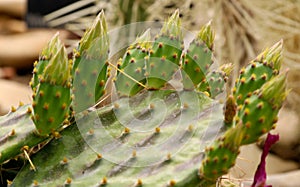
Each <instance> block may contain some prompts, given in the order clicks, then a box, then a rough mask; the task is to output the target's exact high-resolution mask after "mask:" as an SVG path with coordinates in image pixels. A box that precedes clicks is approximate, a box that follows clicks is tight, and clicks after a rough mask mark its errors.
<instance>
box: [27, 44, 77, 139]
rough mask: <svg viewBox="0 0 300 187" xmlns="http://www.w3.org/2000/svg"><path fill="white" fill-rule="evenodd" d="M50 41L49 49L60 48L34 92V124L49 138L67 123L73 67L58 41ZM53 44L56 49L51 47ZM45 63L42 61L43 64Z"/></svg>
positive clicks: (40, 132)
mask: <svg viewBox="0 0 300 187" xmlns="http://www.w3.org/2000/svg"><path fill="white" fill-rule="evenodd" d="M55 41H56V43H54V42H50V43H49V45H50V46H48V48H49V50H50V49H52V48H55V47H57V46H58V47H57V48H58V49H57V52H56V53H55V54H53V55H52V56H51V58H50V59H49V62H48V64H47V66H46V67H45V69H44V70H43V72H42V73H41V75H40V76H39V83H38V85H37V86H36V88H35V89H34V90H33V95H32V98H33V103H32V107H33V116H32V118H33V121H34V124H35V126H36V128H37V130H38V133H39V134H40V135H43V136H44V135H48V134H50V133H51V132H53V131H55V130H56V129H57V128H59V127H60V126H61V125H62V124H63V122H65V123H68V118H69V106H70V104H71V93H70V89H71V64H70V63H69V61H68V59H67V54H66V49H65V48H64V47H63V46H62V44H61V42H60V41H59V40H58V39H55ZM52 45H54V47H53V46H52ZM42 63H43V62H42Z"/></svg>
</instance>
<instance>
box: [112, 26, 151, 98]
mask: <svg viewBox="0 0 300 187" xmlns="http://www.w3.org/2000/svg"><path fill="white" fill-rule="evenodd" d="M149 48H150V30H147V31H145V33H144V34H142V35H141V36H140V37H138V38H137V39H136V41H135V42H134V43H133V44H132V45H131V46H129V47H128V49H127V51H126V53H125V54H124V57H123V59H122V60H120V64H119V68H120V70H119V71H118V75H117V77H116V80H115V85H116V90H117V92H118V94H119V95H120V96H132V95H135V94H137V93H138V92H139V91H141V90H142V89H143V88H144V87H143V86H141V85H145V84H146V77H145V58H147V57H149ZM137 81H138V82H139V83H140V84H138V83H137Z"/></svg>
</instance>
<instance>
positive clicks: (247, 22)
mask: <svg viewBox="0 0 300 187" xmlns="http://www.w3.org/2000/svg"><path fill="white" fill-rule="evenodd" d="M28 2H30V0H29V1H28ZM28 2H26V1H25V0H0V67H1V68H0V77H2V78H9V79H12V80H13V81H9V82H8V81H5V80H1V79H0V87H1V89H2V90H1V92H0V114H1V113H2V114H4V113H6V112H7V111H8V110H9V107H10V105H11V104H13V105H17V103H18V102H19V100H22V101H23V102H26V101H29V100H30V95H31V94H30V89H29V88H28V86H27V85H24V83H25V84H28V82H29V78H30V76H27V73H28V74H29V73H31V71H32V64H33V62H34V60H36V59H37V58H38V55H39V51H41V49H42V47H43V46H44V45H45V44H46V42H47V41H48V40H49V39H50V38H51V37H52V35H53V34H54V33H55V32H56V31H57V30H60V31H61V36H62V38H63V39H64V43H65V44H67V45H69V46H72V45H75V44H76V42H77V41H78V38H79V37H77V36H81V35H82V34H83V30H84V29H85V28H86V27H87V25H89V24H90V23H91V22H92V20H93V19H94V17H95V15H96V14H97V13H98V12H99V11H100V10H101V9H104V11H105V14H106V17H107V22H108V26H109V28H115V27H119V26H122V25H125V24H129V23H132V22H138V21H156V22H159V21H164V19H165V18H166V17H168V16H169V15H170V14H171V13H172V12H174V10H175V9H177V8H179V9H180V17H181V18H182V20H183V21H182V22H183V23H184V24H183V27H184V28H186V29H188V30H190V31H196V30H199V28H200V26H201V25H203V24H205V23H207V21H208V20H212V25H213V27H214V28H215V30H216V31H217V33H216V42H215V43H216V46H214V48H215V52H216V53H215V56H216V58H217V62H218V63H220V64H224V63H228V62H231V63H233V64H234V66H235V68H234V72H233V76H232V77H231V79H230V80H231V81H232V80H235V78H236V77H237V75H238V72H237V71H238V70H239V69H240V67H241V66H243V65H244V64H245V63H246V62H248V61H249V60H251V59H253V58H254V57H255V54H257V53H258V52H259V51H260V50H261V49H263V48H265V47H266V46H271V44H273V43H275V42H276V41H279V40H280V39H283V43H284V53H283V57H284V59H283V68H284V69H286V68H288V69H289V74H288V86H289V88H290V89H291V92H290V94H289V96H288V98H287V102H286V104H285V106H284V108H283V110H282V111H281V113H280V117H279V122H278V127H277V130H276V131H277V132H278V131H279V133H280V136H281V138H280V141H279V143H277V144H276V145H275V146H274V148H273V152H275V153H276V154H277V155H279V156H280V158H277V157H275V156H274V158H273V157H272V156H271V158H269V159H270V160H272V161H273V165H272V166H271V165H269V166H267V168H269V170H271V172H270V173H280V172H285V171H292V170H294V172H293V173H291V175H288V176H289V177H291V176H292V177H293V176H294V177H295V176H296V177H299V176H300V172H299V170H296V169H297V168H299V164H298V163H299V158H300V127H299V126H300V123H299V117H300V116H299V113H300V108H299V107H298V106H299V105H300V84H299V80H300V74H299V72H300V16H299V15H300V1H299V0H285V1H283V0H265V1H261V0H252V1H248V0H213V1H212V0H186V1H182V0H155V1H154V0H81V1H73V2H75V3H77V8H76V7H75V6H74V4H75V3H73V6H65V7H64V8H61V9H60V10H57V11H52V12H51V13H47V14H44V15H40V16H41V17H40V19H41V20H44V22H43V25H42V26H43V27H44V28H38V29H36V28H28V26H30V27H36V26H35V24H30V22H31V23H36V22H37V19H32V18H31V19H28V15H29V13H30V12H29V11H27V10H28V9H29V7H28V6H27V5H28ZM78 2H79V3H78ZM88 4H90V5H91V6H87V5H88ZM66 7H68V8H66ZM72 7H73V8H72ZM74 7H75V8H74ZM26 15H27V17H26ZM49 15H50V16H49ZM70 15H71V16H70ZM25 18H27V19H25ZM132 32H133V34H136V33H134V31H132ZM220 59H222V61H221V60H220ZM18 82H19V83H20V82H21V83H22V84H19V83H18ZM230 85H233V83H232V82H231V84H230ZM229 89H230V88H229ZM254 152H259V150H258V149H257V147H250V148H245V149H244V150H242V154H241V157H246V158H244V159H240V163H238V164H237V166H239V167H240V168H241V169H237V168H235V169H233V172H232V175H233V176H234V177H237V178H238V177H244V178H247V177H250V176H253V173H251V172H252V170H253V172H254V170H255V169H256V166H255V165H254V166H253V164H252V162H253V160H255V159H257V160H258V159H259V154H257V156H253V157H252V158H251V159H252V161H249V160H251V159H250V158H248V157H247V156H248V155H249V154H250V155H251V154H253V153H254ZM253 155H255V154H253ZM281 158H284V159H289V160H288V161H287V160H282V159H281ZM245 159H248V161H245ZM272 161H271V162H272ZM296 161H297V162H296ZM269 163H270V161H269ZM274 163H281V164H282V165H280V164H274ZM249 168H252V170H251V169H249ZM295 172H296V174H297V175H295ZM271 180H272V177H271ZM273 180H274V181H276V180H277V179H273ZM285 180H286V178H285ZM276 183H277V184H279V181H277V182H276Z"/></svg>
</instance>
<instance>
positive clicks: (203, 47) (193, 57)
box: [181, 23, 214, 90]
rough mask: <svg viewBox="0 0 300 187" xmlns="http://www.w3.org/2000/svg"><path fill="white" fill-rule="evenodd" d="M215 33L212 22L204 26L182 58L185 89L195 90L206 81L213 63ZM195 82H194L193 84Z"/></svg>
mask: <svg viewBox="0 0 300 187" xmlns="http://www.w3.org/2000/svg"><path fill="white" fill-rule="evenodd" d="M213 41H214V34H213V31H212V30H211V27H210V23H208V24H207V25H205V26H203V27H202V28H201V30H200V32H199V33H198V35H197V36H196V38H195V39H194V40H193V41H192V42H191V43H190V45H189V48H188V50H187V52H186V54H185V55H184V56H183V60H182V67H181V68H182V75H183V85H184V88H185V89H188V90H193V89H194V88H195V87H197V85H198V84H199V83H201V82H203V83H204V82H205V80H206V73H207V72H208V69H209V67H210V66H211V65H212V64H213V60H212V47H213V46H212V43H213ZM192 83H193V84H192Z"/></svg>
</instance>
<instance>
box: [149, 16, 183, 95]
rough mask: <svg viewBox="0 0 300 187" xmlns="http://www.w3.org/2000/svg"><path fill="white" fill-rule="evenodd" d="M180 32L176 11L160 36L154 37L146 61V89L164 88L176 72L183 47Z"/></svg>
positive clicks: (179, 22)
mask: <svg viewBox="0 0 300 187" xmlns="http://www.w3.org/2000/svg"><path fill="white" fill-rule="evenodd" d="M181 30H182V29H181V21H180V18H179V11H178V10H176V11H175V13H173V15H172V16H171V17H170V18H169V19H168V20H167V22H165V24H164V25H163V28H162V29H161V32H160V34H159V35H158V36H157V37H155V40H154V42H153V44H152V48H151V50H150V56H149V58H148V59H147V60H146V72H145V77H146V78H147V84H146V87H147V89H154V90H156V89H160V88H162V87H164V86H165V83H166V82H168V81H169V80H170V79H172V77H173V75H174V73H175V72H177V71H178V69H179V64H180V59H181V53H182V50H183V47H184V46H183V36H182V31H181Z"/></svg>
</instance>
